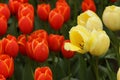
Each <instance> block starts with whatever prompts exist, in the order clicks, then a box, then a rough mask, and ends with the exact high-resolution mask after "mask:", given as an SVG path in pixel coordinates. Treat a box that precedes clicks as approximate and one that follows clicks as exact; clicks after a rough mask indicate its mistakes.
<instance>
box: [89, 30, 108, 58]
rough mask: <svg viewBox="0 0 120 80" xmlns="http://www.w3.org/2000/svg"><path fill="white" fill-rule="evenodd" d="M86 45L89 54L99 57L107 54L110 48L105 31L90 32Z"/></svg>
mask: <svg viewBox="0 0 120 80" xmlns="http://www.w3.org/2000/svg"><path fill="white" fill-rule="evenodd" d="M88 45H89V52H90V54H92V55H94V56H101V55H104V54H105V53H106V52H107V50H108V48H109V46H110V39H109V37H108V35H107V34H106V32H105V31H103V30H100V31H96V30H93V31H92V32H91V36H90V39H89V41H88ZM101 45H103V46H102V47H101Z"/></svg>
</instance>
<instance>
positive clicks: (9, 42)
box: [2, 35, 19, 58]
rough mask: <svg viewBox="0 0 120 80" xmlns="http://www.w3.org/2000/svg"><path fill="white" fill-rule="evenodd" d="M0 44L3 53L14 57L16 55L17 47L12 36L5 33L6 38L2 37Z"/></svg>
mask: <svg viewBox="0 0 120 80" xmlns="http://www.w3.org/2000/svg"><path fill="white" fill-rule="evenodd" d="M2 44H3V49H4V53H5V54H8V55H10V56H12V57H14V58H15V57H16V56H17V55H18V50H19V47H18V44H17V40H16V38H15V37H14V36H12V35H7V37H6V38H3V39H2Z"/></svg>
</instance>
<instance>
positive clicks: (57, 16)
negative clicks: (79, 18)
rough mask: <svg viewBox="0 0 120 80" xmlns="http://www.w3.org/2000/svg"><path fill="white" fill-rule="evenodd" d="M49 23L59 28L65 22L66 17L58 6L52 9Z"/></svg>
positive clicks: (55, 28)
mask: <svg viewBox="0 0 120 80" xmlns="http://www.w3.org/2000/svg"><path fill="white" fill-rule="evenodd" d="M49 23H50V26H51V27H52V28H53V29H54V30H59V29H60V28H61V27H62V25H63V23H64V17H63V16H62V14H61V13H60V11H59V10H58V9H57V8H56V9H53V10H51V11H50V13H49Z"/></svg>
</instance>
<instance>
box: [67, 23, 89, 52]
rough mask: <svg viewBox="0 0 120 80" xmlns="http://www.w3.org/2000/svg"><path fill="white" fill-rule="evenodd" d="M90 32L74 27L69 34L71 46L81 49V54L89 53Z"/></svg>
mask: <svg viewBox="0 0 120 80" xmlns="http://www.w3.org/2000/svg"><path fill="white" fill-rule="evenodd" d="M89 34H90V33H89V31H88V30H87V29H86V28H85V27H83V26H80V25H77V26H76V27H72V28H71V30H70V32H69V37H70V42H71V44H73V45H75V46H76V47H79V48H80V49H81V53H85V52H87V51H88V50H87V47H86V46H87V44H86V43H87V41H88V39H89Z"/></svg>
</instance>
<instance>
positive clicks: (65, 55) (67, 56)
mask: <svg viewBox="0 0 120 80" xmlns="http://www.w3.org/2000/svg"><path fill="white" fill-rule="evenodd" d="M66 42H70V40H65V41H64V42H63V44H62V47H61V52H62V55H63V56H64V57H65V58H67V59H69V58H72V57H73V56H74V52H73V51H67V50H65V48H64V44H65V43H66Z"/></svg>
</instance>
